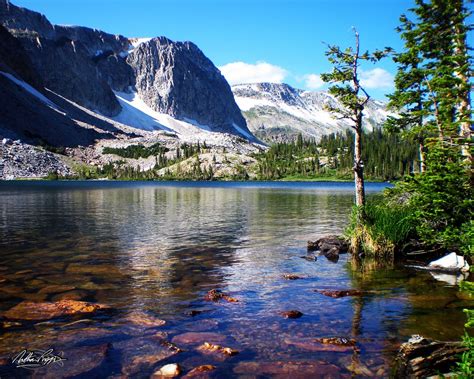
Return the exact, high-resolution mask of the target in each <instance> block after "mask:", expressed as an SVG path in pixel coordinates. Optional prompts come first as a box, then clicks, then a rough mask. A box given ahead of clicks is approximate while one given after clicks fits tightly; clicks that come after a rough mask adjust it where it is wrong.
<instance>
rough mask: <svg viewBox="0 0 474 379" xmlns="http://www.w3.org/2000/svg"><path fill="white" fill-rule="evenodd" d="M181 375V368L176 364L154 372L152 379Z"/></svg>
mask: <svg viewBox="0 0 474 379" xmlns="http://www.w3.org/2000/svg"><path fill="white" fill-rule="evenodd" d="M180 373H181V367H179V365H178V364H177V363H170V364H168V365H165V366H163V367H162V368H160V369H159V370H158V371H155V372H154V373H153V375H152V378H160V377H164V378H174V377H176V376H178V375H179V374H180Z"/></svg>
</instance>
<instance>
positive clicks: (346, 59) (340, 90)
mask: <svg viewBox="0 0 474 379" xmlns="http://www.w3.org/2000/svg"><path fill="white" fill-rule="evenodd" d="M354 33H355V48H352V47H348V48H346V49H345V50H342V49H341V48H340V47H338V46H335V45H329V46H328V48H329V49H328V51H327V52H326V56H327V57H328V60H329V62H330V63H331V64H332V65H333V69H332V71H331V72H330V73H326V74H323V75H321V78H322V79H323V80H324V81H325V82H329V83H334V84H333V85H332V86H330V87H329V92H330V93H331V94H332V95H334V96H335V97H336V98H337V99H338V100H339V101H340V102H341V104H342V108H331V109H330V111H332V112H333V113H335V114H336V115H337V117H338V118H344V119H349V120H350V121H352V128H353V130H354V137H355V138H354V167H353V169H354V181H355V189H356V205H357V206H358V207H359V208H360V211H359V212H358V213H359V216H361V212H362V207H363V206H364V204H365V189H364V163H363V161H362V118H363V111H364V108H365V106H366V104H367V102H368V101H369V99H370V96H369V95H368V93H367V92H366V90H365V89H364V88H363V87H362V86H361V84H360V80H359V72H358V70H359V65H360V62H361V61H370V62H377V61H379V60H380V59H382V58H383V57H384V56H385V55H386V54H387V52H388V50H387V51H385V52H382V51H379V50H376V51H374V52H373V53H369V52H368V51H366V52H364V53H361V52H360V45H359V33H358V32H357V30H355V29H354ZM359 218H360V217H359Z"/></svg>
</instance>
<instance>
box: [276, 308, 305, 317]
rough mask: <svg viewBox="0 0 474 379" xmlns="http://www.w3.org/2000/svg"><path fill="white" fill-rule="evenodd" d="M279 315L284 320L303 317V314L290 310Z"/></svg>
mask: <svg viewBox="0 0 474 379" xmlns="http://www.w3.org/2000/svg"><path fill="white" fill-rule="evenodd" d="M281 315H282V316H283V317H284V318H300V317H301V316H303V313H301V312H300V311H296V310H291V311H285V312H281Z"/></svg>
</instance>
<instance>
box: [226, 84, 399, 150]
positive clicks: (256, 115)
mask: <svg viewBox="0 0 474 379" xmlns="http://www.w3.org/2000/svg"><path fill="white" fill-rule="evenodd" d="M232 91H233V92H234V96H235V99H236V101H237V104H238V105H239V107H240V109H241V110H242V111H243V114H244V116H245V118H246V121H247V124H248V126H249V129H250V130H251V131H252V133H254V134H255V135H256V136H257V137H258V138H261V139H262V140H264V141H267V142H275V141H291V140H295V139H296V137H297V136H298V134H302V135H303V136H304V137H306V138H314V139H319V138H321V136H323V135H326V134H330V133H337V132H342V131H344V130H347V129H348V128H350V127H351V124H350V121H349V120H337V119H335V118H333V117H332V115H331V113H330V112H329V111H328V110H327V108H328V107H331V108H339V107H340V106H341V105H340V103H339V102H338V100H337V99H336V98H335V97H334V96H332V95H330V94H329V93H327V92H311V91H303V90H299V89H295V88H293V87H291V86H289V85H287V84H276V83H255V84H243V85H236V86H233V87H232ZM389 114H390V113H389V112H388V111H387V109H386V105H385V104H384V103H382V102H379V101H369V103H368V104H367V106H366V108H365V110H364V128H365V129H366V130H369V131H370V130H373V129H374V128H376V127H380V126H381V125H382V124H383V122H384V121H385V120H386V118H387V116H388V115H389Z"/></svg>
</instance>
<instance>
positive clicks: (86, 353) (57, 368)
mask: <svg viewBox="0 0 474 379" xmlns="http://www.w3.org/2000/svg"><path fill="white" fill-rule="evenodd" d="M109 349H110V345H109V344H102V345H97V346H84V347H77V348H72V349H65V350H64V352H63V354H62V356H63V358H65V359H66V361H65V362H61V363H62V364H61V365H60V364H54V363H52V364H50V365H48V366H46V367H44V368H41V369H37V370H34V371H33V378H38V379H39V378H41V379H42V378H54V379H56V378H71V377H76V376H79V375H81V376H83V377H87V373H88V372H89V371H91V370H94V369H95V368H98V367H99V366H100V365H101V364H102V363H103V362H104V360H105V359H106V357H107V354H108V352H109ZM56 353H57V352H55V354H56Z"/></svg>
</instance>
